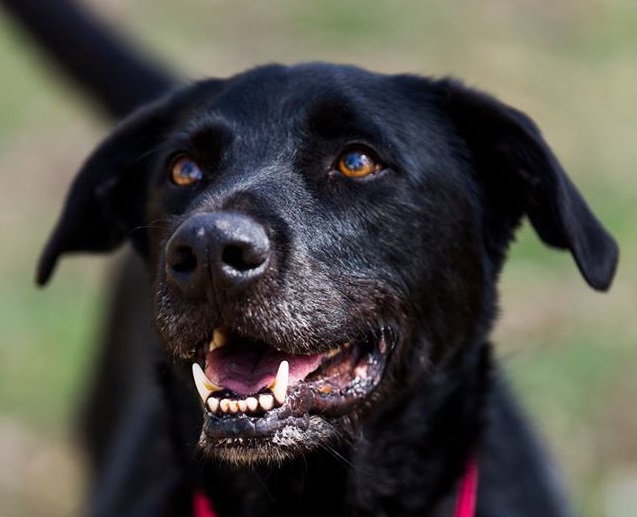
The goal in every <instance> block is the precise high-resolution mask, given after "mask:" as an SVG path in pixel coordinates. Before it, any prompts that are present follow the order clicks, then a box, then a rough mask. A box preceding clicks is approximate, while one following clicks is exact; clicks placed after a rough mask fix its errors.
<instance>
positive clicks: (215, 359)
mask: <svg viewBox="0 0 637 517" xmlns="http://www.w3.org/2000/svg"><path fill="white" fill-rule="evenodd" d="M321 358H322V356H321V355H320V354H315V355H291V354H286V353H283V352H278V351H276V350H274V349H272V348H263V347H255V346H252V347H251V346H241V345H229V346H225V347H222V348H217V349H216V350H213V351H212V352H209V353H208V355H207V356H206V368H205V372H206V377H208V379H210V380H211V381H212V382H213V383H214V384H216V385H217V386H220V387H222V388H225V389H228V390H230V391H233V392H235V393H237V394H238V395H242V396H247V395H254V394H256V393H258V392H259V391H260V390H262V389H263V388H267V387H268V386H270V385H271V384H272V382H273V381H274V378H275V377H276V373H277V370H278V369H279V365H280V364H281V361H287V362H288V363H289V365H290V377H289V382H288V383H289V385H292V384H294V383H296V382H298V381H299V380H302V379H305V377H307V375H308V374H310V373H311V372H313V371H314V370H316V369H317V368H318V366H319V364H320V363H321Z"/></svg>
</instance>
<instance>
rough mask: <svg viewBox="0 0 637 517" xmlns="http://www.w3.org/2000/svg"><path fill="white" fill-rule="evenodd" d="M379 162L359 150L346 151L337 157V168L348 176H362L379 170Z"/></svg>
mask: <svg viewBox="0 0 637 517" xmlns="http://www.w3.org/2000/svg"><path fill="white" fill-rule="evenodd" d="M381 168H382V167H381V165H380V163H378V162H376V161H375V160H374V159H373V158H372V157H371V156H370V155H369V154H367V153H365V152H364V151H361V150H355V151H347V152H345V153H343V154H342V155H341V156H340V158H339V159H338V170H339V171H340V172H341V174H344V175H345V176H347V177H349V178H362V177H363V176H369V175H370V174H373V173H374V172H378V171H380V170H381Z"/></svg>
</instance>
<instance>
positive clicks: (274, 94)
mask: <svg viewBox="0 0 637 517" xmlns="http://www.w3.org/2000/svg"><path fill="white" fill-rule="evenodd" d="M424 84H425V83H423V87H424ZM402 93H403V92H401V91H400V89H399V88H397V87H396V85H395V84H394V77H393V76H388V75H383V74H378V73H374V72H369V71H366V70H363V69H360V68H357V67H354V66H347V65H333V64H326V63H306V64H301V65H295V66H283V65H268V66H263V67H259V68H255V69H253V70H250V71H248V72H245V73H242V74H239V75H236V76H234V77H231V78H229V79H227V80H226V82H225V84H224V86H223V87H222V88H221V90H219V91H214V92H212V93H211V95H210V96H209V97H208V98H207V99H206V100H205V102H204V103H203V105H200V108H201V109H199V110H198V111H197V113H196V115H195V116H194V118H193V120H192V121H191V122H192V124H191V126H192V127H197V126H201V125H206V124H207V123H210V122H213V123H214V122H216V123H220V124H222V125H226V126H229V127H230V128H237V129H245V128H246V126H248V127H249V129H250V131H252V132H254V131H258V130H259V128H263V129H265V130H266V131H268V132H269V131H271V130H272V129H273V128H274V127H275V128H276V130H277V131H278V132H281V131H282V130H283V129H288V130H295V129H296V130H304V129H305V128H306V127H307V126H308V125H310V126H317V125H320V124H324V125H325V123H326V118H328V117H329V116H334V117H335V118H336V122H337V123H338V124H340V125H341V126H343V125H346V124H348V123H351V124H352V125H354V124H356V125H358V126H359V127H363V126H365V127H367V128H368V129H369V130H370V131H371V130H372V129H373V128H376V129H377V130H378V131H381V130H382V128H383V127H385V126H386V123H385V122H386V119H387V118H388V117H392V116H393V115H394V114H395V113H396V112H397V111H399V112H400V113H401V116H402V117H403V118H408V116H409V114H410V113H412V110H404V109H399V108H402V107H403V106H404V104H405V103H407V102H409V100H408V99H407V98H406V96H404V95H403V94H402ZM326 115H327V117H326Z"/></svg>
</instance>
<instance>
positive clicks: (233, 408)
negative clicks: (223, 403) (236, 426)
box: [230, 400, 239, 413]
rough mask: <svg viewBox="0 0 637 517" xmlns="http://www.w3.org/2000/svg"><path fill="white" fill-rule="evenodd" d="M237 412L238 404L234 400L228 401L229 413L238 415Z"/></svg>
mask: <svg viewBox="0 0 637 517" xmlns="http://www.w3.org/2000/svg"><path fill="white" fill-rule="evenodd" d="M238 412H239V402H238V401H236V400H231V401H230V413H238Z"/></svg>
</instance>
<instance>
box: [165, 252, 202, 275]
mask: <svg viewBox="0 0 637 517" xmlns="http://www.w3.org/2000/svg"><path fill="white" fill-rule="evenodd" d="M169 265H170V267H171V268H172V269H173V271H175V272H176V273H191V272H192V271H194V270H195V269H196V268H197V256H196V255H195V253H194V252H193V251H192V249H191V248H190V247H188V246H179V247H178V248H176V249H174V250H173V251H172V253H171V256H170V264H169Z"/></svg>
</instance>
